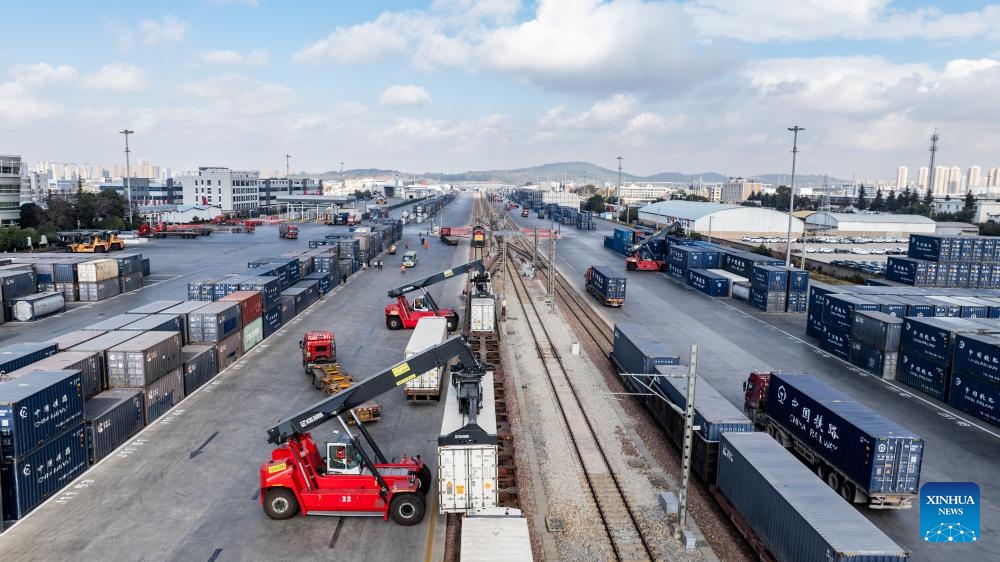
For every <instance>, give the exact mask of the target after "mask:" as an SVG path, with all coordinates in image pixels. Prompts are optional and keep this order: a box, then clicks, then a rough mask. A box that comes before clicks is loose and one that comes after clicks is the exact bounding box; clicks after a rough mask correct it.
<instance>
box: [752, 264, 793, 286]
mask: <svg viewBox="0 0 1000 562" xmlns="http://www.w3.org/2000/svg"><path fill="white" fill-rule="evenodd" d="M750 286H751V287H757V288H758V289H764V290H767V291H780V292H785V291H787V290H788V271H786V270H785V268H783V267H777V266H773V265H755V266H754V267H753V270H752V272H751V275H750Z"/></svg>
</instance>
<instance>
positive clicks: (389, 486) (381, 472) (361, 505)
mask: <svg viewBox="0 0 1000 562" xmlns="http://www.w3.org/2000/svg"><path fill="white" fill-rule="evenodd" d="M455 358H458V360H459V364H458V365H456V366H455V367H453V368H452V371H453V372H452V380H453V381H457V382H453V384H459V385H463V388H465V389H466V395H469V396H470V398H468V399H467V400H471V401H476V399H475V393H474V392H473V391H474V390H475V389H476V388H480V389H481V379H482V376H483V375H484V374H485V373H486V369H487V368H489V366H488V365H484V364H480V363H479V361H478V360H477V359H476V356H475V354H473V352H472V350H471V349H470V348H469V346H468V344H467V343H466V342H465V340H464V339H463V338H462V337H461V336H455V337H453V338H450V339H448V340H446V341H445V342H443V343H441V344H440V345H437V346H434V347H432V348H429V349H427V350H425V351H422V352H421V353H418V354H416V355H414V356H412V357H410V358H409V359H407V360H405V361H403V362H402V363H398V364H396V365H393V366H392V367H390V368H388V369H386V370H384V371H382V372H381V373H378V374H377V375H374V376H372V377H371V378H368V379H366V380H364V381H362V382H360V383H358V384H356V385H354V386H351V387H350V388H347V389H344V390H342V391H341V392H339V393H337V394H334V395H333V396H330V397H329V398H326V399H324V400H322V401H320V402H318V403H316V404H314V405H313V406H311V407H309V408H306V409H305V410H303V411H301V412H299V413H297V414H295V415H293V416H291V417H289V418H287V419H285V420H282V421H281V422H279V423H278V425H276V426H274V427H272V428H271V429H268V430H267V434H268V442H270V443H274V444H275V445H278V447H277V448H275V449H274V450H273V451H271V460H269V461H267V462H265V463H263V464H262V465H261V466H260V498H261V505H262V506H263V508H264V513H266V514H267V516H268V517H270V518H272V519H289V518H291V517H293V516H295V515H296V514H297V513H302V514H303V515H332V516H336V517H341V516H381V517H382V518H383V519H385V520H388V519H390V518H391V519H392V520H393V521H394V522H396V523H398V524H400V525H416V524H418V523H420V522H421V521H422V520H423V518H424V512H425V510H426V508H427V492H429V491H430V490H431V471H430V469H429V468H427V467H426V466H425V465H424V462H423V460H421V458H420V456H419V455H418V456H414V457H410V456H403V457H402V458H401V459H400V460H399V461H396V462H389V461H388V460H386V458H385V456H384V455H383V454H382V451H381V449H379V448H378V445H376V443H375V441H374V440H373V439H372V437H371V435H370V434H369V433H368V430H367V429H365V426H364V425H363V424H362V423H361V421H360V420H359V419H358V416H356V415H355V414H354V412H353V411H352V409H353V408H356V407H358V406H361V405H362V404H364V403H365V402H366V401H368V400H371V399H373V398H375V397H377V396H379V395H381V394H383V393H385V392H388V391H390V390H392V389H395V388H398V387H401V386H403V385H404V384H406V382H407V381H409V380H411V379H414V378H416V377H417V376H418V375H420V374H421V373H425V372H427V371H430V370H433V369H437V368H441V367H446V366H447V365H448V364H449V362H450V361H451V360H452V359H455ZM470 404H471V406H469V407H475V408H478V407H479V405H478V402H477V403H471V402H470ZM471 411H478V409H476V410H471ZM345 414H350V416H349V419H351V420H353V421H354V422H355V423H356V424H357V430H358V433H359V434H360V435H361V436H363V437H364V440H365V441H366V442H367V444H368V449H369V450H366V449H365V448H364V447H362V444H361V440H360V439H359V438H358V436H356V435H354V434H352V433H351V430H350V429H348V425H347V420H346V419H345ZM333 418H336V419H337V421H338V422H340V426H341V429H342V430H343V437H342V438H340V439H339V440H338V441H336V442H330V443H325V446H324V447H323V448H322V449H320V447H319V446H318V445H317V444H316V442H315V441H313V438H312V434H310V433H309V430H311V429H313V428H315V427H317V426H319V425H320V424H322V423H324V422H326V421H329V420H331V419H333Z"/></svg>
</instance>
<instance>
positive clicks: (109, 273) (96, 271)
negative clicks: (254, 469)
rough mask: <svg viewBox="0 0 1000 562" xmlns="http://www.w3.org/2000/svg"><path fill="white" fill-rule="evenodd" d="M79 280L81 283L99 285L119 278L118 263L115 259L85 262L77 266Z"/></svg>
mask: <svg viewBox="0 0 1000 562" xmlns="http://www.w3.org/2000/svg"><path fill="white" fill-rule="evenodd" d="M76 273H77V279H78V280H79V282H80V283H99V282H101V281H107V280H109V279H117V278H118V261H117V260H113V259H97V260H91V261H85V262H81V263H79V264H77V266H76Z"/></svg>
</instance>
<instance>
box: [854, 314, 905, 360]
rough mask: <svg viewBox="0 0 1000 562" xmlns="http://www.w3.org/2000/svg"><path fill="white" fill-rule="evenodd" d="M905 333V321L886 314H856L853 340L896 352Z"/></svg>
mask: <svg viewBox="0 0 1000 562" xmlns="http://www.w3.org/2000/svg"><path fill="white" fill-rule="evenodd" d="M902 333H903V320H902V319H901V318H894V317H892V316H889V315H888V314H885V313H884V312H877V311H871V310H859V311H857V312H855V313H854V327H853V329H852V330H851V338H852V339H853V340H855V341H860V342H862V343H864V344H867V345H870V346H873V347H875V348H877V349H886V350H890V351H895V350H897V349H899V340H900V336H901V335H902Z"/></svg>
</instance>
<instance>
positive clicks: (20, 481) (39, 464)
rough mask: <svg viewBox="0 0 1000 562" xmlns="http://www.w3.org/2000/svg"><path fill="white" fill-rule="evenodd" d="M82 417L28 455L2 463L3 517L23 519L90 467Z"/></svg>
mask: <svg viewBox="0 0 1000 562" xmlns="http://www.w3.org/2000/svg"><path fill="white" fill-rule="evenodd" d="M87 460H88V459H87V438H86V436H85V434H84V427H83V420H82V414H81V420H80V422H79V423H78V424H76V425H75V426H73V427H72V428H70V429H67V430H66V431H65V432H63V433H62V434H60V435H58V436H57V437H55V438H54V439H52V440H50V441H49V442H47V443H45V444H44V445H42V446H40V447H38V448H36V449H34V450H33V451H31V452H30V453H28V454H27V455H25V456H23V457H20V458H18V459H14V460H12V461H4V462H3V463H0V487H2V488H3V496H4V497H3V518H4V519H5V520H8V521H14V520H17V519H20V518H22V517H24V516H25V515H27V514H28V512H29V511H31V510H32V509H34V508H36V507H38V505H39V504H41V503H42V502H43V501H45V500H46V499H48V498H50V497H52V496H53V495H55V494H56V492H58V491H59V490H61V489H62V488H63V487H64V486H66V484H69V483H70V482H71V481H72V480H73V479H74V478H76V477H77V476H78V475H80V474H82V473H83V471H85V470H87V466H88V462H87Z"/></svg>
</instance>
